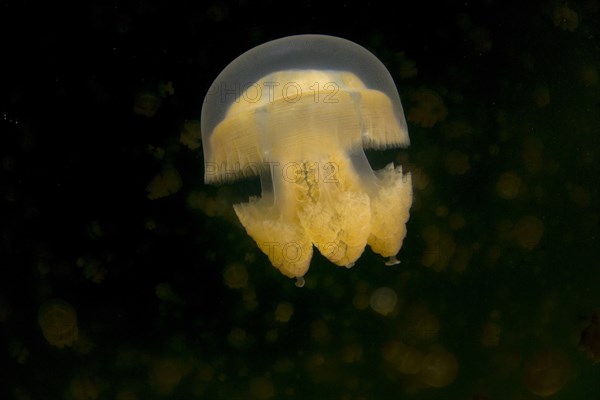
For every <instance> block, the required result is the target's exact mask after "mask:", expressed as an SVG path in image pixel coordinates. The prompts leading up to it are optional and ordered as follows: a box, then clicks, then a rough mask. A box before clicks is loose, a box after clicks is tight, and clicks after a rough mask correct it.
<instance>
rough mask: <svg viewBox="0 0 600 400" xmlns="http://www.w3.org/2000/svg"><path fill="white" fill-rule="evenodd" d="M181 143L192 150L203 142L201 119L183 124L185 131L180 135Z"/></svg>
mask: <svg viewBox="0 0 600 400" xmlns="http://www.w3.org/2000/svg"><path fill="white" fill-rule="evenodd" d="M179 143H181V144H182V145H184V146H185V147H187V148H188V149H190V150H196V149H197V148H199V147H200V143H202V132H200V121H197V120H190V121H185V123H184V124H183V131H182V132H181V134H180V135H179Z"/></svg>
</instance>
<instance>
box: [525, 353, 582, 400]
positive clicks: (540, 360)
mask: <svg viewBox="0 0 600 400" xmlns="http://www.w3.org/2000/svg"><path fill="white" fill-rule="evenodd" d="M570 375H571V365H570V362H569V359H568V358H567V355H566V354H565V353H564V352H563V351H561V350H557V349H551V350H541V351H538V352H536V353H534V354H532V355H531V356H530V357H529V358H528V359H527V361H526V362H525V384H526V385H527V388H528V389H529V391H531V393H533V394H535V395H537V396H541V397H547V396H551V395H553V394H555V393H556V392H558V391H559V390H560V389H562V388H563V386H565V384H566V383H567V381H568V380H569V376H570Z"/></svg>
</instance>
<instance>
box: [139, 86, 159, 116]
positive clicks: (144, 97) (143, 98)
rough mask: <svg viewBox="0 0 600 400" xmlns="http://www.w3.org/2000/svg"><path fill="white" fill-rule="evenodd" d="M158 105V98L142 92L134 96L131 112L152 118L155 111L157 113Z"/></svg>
mask: <svg viewBox="0 0 600 400" xmlns="http://www.w3.org/2000/svg"><path fill="white" fill-rule="evenodd" d="M160 103H161V100H160V97H159V96H158V95H157V94H156V93H153V92H149V91H142V92H140V93H138V94H137V95H136V96H135V100H134V103H133V112H134V113H136V114H139V115H143V116H145V117H148V118H152V117H153V116H154V115H155V114H156V111H158V107H160Z"/></svg>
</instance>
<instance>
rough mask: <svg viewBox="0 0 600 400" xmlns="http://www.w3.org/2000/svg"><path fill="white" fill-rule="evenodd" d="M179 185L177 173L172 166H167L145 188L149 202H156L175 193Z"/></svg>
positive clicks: (179, 179) (180, 183)
mask: <svg viewBox="0 0 600 400" xmlns="http://www.w3.org/2000/svg"><path fill="white" fill-rule="evenodd" d="M181 185H182V182H181V176H180V175H179V172H177V170H176V169H175V168H174V167H173V166H170V165H167V166H165V167H164V169H163V170H162V171H161V172H159V173H158V174H157V175H156V176H155V177H154V178H153V179H152V180H151V181H150V183H149V184H148V186H146V192H147V193H148V198H149V199H150V200H156V199H160V198H162V197H166V196H169V195H171V194H174V193H177V192H178V191H179V190H180V189H181Z"/></svg>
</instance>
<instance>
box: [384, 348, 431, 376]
mask: <svg viewBox="0 0 600 400" xmlns="http://www.w3.org/2000/svg"><path fill="white" fill-rule="evenodd" d="M381 352H382V356H383V359H384V360H386V361H387V362H388V363H390V365H391V366H393V367H395V368H396V370H397V371H398V372H400V373H401V374H405V375H414V374H416V373H418V372H419V371H421V368H422V367H423V353H421V351H419V349H417V348H415V347H412V346H408V345H406V344H404V343H401V342H398V341H395V340H392V341H389V342H386V343H385V344H384V345H383V348H382V350H381Z"/></svg>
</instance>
